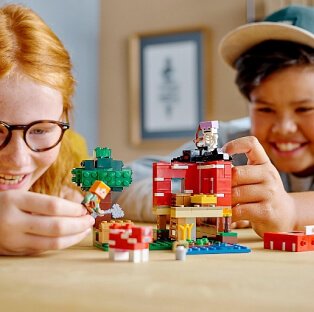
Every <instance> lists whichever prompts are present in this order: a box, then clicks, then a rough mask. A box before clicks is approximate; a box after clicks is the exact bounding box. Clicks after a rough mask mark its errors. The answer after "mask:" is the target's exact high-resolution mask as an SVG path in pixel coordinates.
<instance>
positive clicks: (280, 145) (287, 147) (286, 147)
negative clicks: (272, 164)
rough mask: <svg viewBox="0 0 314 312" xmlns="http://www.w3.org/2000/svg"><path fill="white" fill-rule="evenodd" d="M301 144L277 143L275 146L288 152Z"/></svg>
mask: <svg viewBox="0 0 314 312" xmlns="http://www.w3.org/2000/svg"><path fill="white" fill-rule="evenodd" d="M300 146H301V144H300V143H277V144H276V147H277V148H278V149H279V150H280V151H281V152H290V151H293V150H295V149H297V148H299V147H300Z"/></svg>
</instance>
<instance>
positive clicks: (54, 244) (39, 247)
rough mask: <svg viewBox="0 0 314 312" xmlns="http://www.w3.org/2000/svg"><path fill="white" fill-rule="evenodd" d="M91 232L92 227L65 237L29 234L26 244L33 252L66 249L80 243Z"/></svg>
mask: <svg viewBox="0 0 314 312" xmlns="http://www.w3.org/2000/svg"><path fill="white" fill-rule="evenodd" d="M90 232H91V229H87V230H86V231H84V232H82V233H79V234H74V235H68V236H63V237H44V236H37V235H32V234H27V235H26V237H25V240H26V241H25V244H26V246H29V247H28V248H29V250H31V251H32V253H36V251H38V252H40V251H45V250H55V249H65V248H67V247H70V246H72V245H75V244H77V243H79V242H80V241H81V240H82V239H83V238H84V237H86V236H87V235H88V234H89V233H90Z"/></svg>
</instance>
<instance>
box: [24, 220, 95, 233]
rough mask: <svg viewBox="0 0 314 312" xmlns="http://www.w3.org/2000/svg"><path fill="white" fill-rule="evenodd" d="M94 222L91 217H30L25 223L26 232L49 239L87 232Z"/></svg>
mask: <svg viewBox="0 0 314 312" xmlns="http://www.w3.org/2000/svg"><path fill="white" fill-rule="evenodd" d="M94 222H95V219H94V218H93V217H91V216H90V215H86V216H82V217H51V216H42V215H28V216H27V218H26V220H25V223H24V224H25V225H24V227H25V229H24V232H25V233H28V234H34V235H38V236H48V237H57V236H67V235H74V234H79V233H81V232H84V231H86V230H87V229H88V228H90V227H91V226H92V225H93V224H94Z"/></svg>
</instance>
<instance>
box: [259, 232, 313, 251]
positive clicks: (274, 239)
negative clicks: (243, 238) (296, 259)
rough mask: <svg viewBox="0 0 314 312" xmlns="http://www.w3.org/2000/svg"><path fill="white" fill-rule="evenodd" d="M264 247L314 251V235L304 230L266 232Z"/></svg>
mask: <svg viewBox="0 0 314 312" xmlns="http://www.w3.org/2000/svg"><path fill="white" fill-rule="evenodd" d="M264 248H265V249H271V250H282V251H294V252H300V251H314V235H306V234H305V232H304V231H294V232H278V233H275V232H267V233H264Z"/></svg>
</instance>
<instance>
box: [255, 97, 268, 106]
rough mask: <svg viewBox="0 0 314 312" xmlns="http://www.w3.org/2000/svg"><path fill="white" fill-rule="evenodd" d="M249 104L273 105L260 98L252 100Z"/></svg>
mask: <svg viewBox="0 0 314 312" xmlns="http://www.w3.org/2000/svg"><path fill="white" fill-rule="evenodd" d="M251 103H254V104H265V105H273V103H271V102H268V101H266V100H264V99H262V98H256V99H254V100H253V99H252V100H251Z"/></svg>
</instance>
